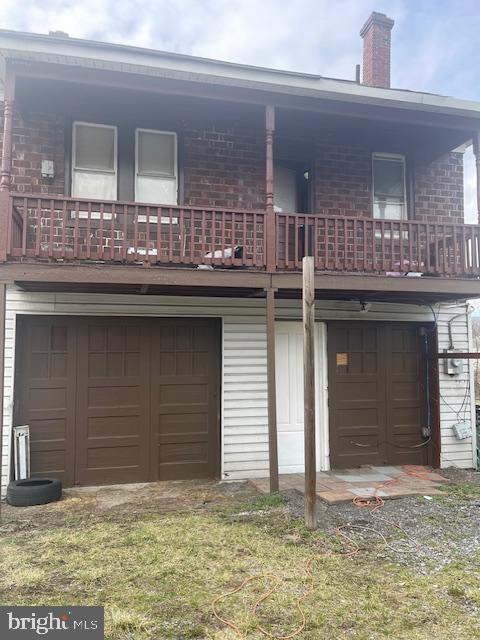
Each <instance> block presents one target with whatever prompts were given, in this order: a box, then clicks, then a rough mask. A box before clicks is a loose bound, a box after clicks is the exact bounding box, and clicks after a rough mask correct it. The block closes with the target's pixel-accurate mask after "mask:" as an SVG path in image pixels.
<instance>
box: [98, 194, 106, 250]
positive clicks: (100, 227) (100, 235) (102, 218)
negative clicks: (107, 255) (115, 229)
mask: <svg viewBox="0 0 480 640" xmlns="http://www.w3.org/2000/svg"><path fill="white" fill-rule="evenodd" d="M99 215H100V222H99V225H98V236H97V256H98V259H99V260H103V254H104V239H103V236H104V230H103V225H104V221H105V204H104V203H103V202H102V203H101V204H100V213H99Z"/></svg>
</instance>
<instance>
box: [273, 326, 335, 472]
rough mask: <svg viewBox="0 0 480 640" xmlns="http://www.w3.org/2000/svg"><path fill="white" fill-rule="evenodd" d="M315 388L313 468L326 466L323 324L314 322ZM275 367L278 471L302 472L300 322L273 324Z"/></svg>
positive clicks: (301, 351)
mask: <svg viewBox="0 0 480 640" xmlns="http://www.w3.org/2000/svg"><path fill="white" fill-rule="evenodd" d="M315 342H316V344H315V388H316V426H317V433H316V445H317V446H316V449H317V470H318V471H320V470H323V469H326V468H328V459H327V447H328V443H327V438H328V424H327V419H328V410H327V402H326V384H325V381H326V377H325V375H326V374H325V371H324V367H325V364H326V354H325V357H323V356H324V353H325V347H324V342H325V328H324V325H323V324H322V323H316V325H315ZM275 360H276V363H275V367H276V382H277V433H278V466H279V472H280V473H303V471H304V440H303V438H304V434H303V411H304V405H303V324H302V322H282V321H278V322H277V323H276V324H275Z"/></svg>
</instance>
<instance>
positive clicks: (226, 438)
mask: <svg viewBox="0 0 480 640" xmlns="http://www.w3.org/2000/svg"><path fill="white" fill-rule="evenodd" d="M262 306H263V305H262ZM257 309H258V311H257V313H258V322H257V323H255V324H253V323H252V324H245V323H242V322H238V317H237V318H233V317H229V318H224V321H223V447H222V452H223V474H224V475H223V477H224V478H225V479H229V478H236V479H240V478H251V477H253V476H263V475H266V473H268V411H267V366H266V358H267V336H266V329H265V317H264V315H263V309H262V308H261V307H257Z"/></svg>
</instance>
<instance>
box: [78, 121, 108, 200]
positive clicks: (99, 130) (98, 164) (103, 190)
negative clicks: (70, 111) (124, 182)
mask: <svg viewBox="0 0 480 640" xmlns="http://www.w3.org/2000/svg"><path fill="white" fill-rule="evenodd" d="M72 196H73V197H77V198H95V199H99V200H116V199H117V128H116V127H113V126H107V125H100V124H92V123H88V122H74V124H73V133H72Z"/></svg>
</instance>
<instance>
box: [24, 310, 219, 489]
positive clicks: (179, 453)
mask: <svg viewBox="0 0 480 640" xmlns="http://www.w3.org/2000/svg"><path fill="white" fill-rule="evenodd" d="M18 336H19V339H18V341H17V344H19V350H18V353H17V357H18V363H19V366H18V369H17V376H16V402H15V407H16V411H15V414H16V415H15V420H16V423H17V424H29V425H30V432H31V464H32V474H35V475H45V476H47V475H52V476H56V477H60V478H61V479H62V480H63V482H64V484H65V486H72V485H75V484H79V485H97V484H113V483H117V482H145V481H149V480H150V481H151V480H164V479H188V478H205V477H215V476H217V475H218V466H219V427H218V423H219V416H218V401H219V393H218V389H219V369H220V366H219V347H218V345H219V330H218V325H217V323H216V321H215V320H207V319H178V318H175V319H163V318H162V319H133V318H71V317H70V318H68V317H65V318H61V317H58V316H57V317H31V316H30V317H24V318H22V319H21V321H20V323H19V327H18Z"/></svg>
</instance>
